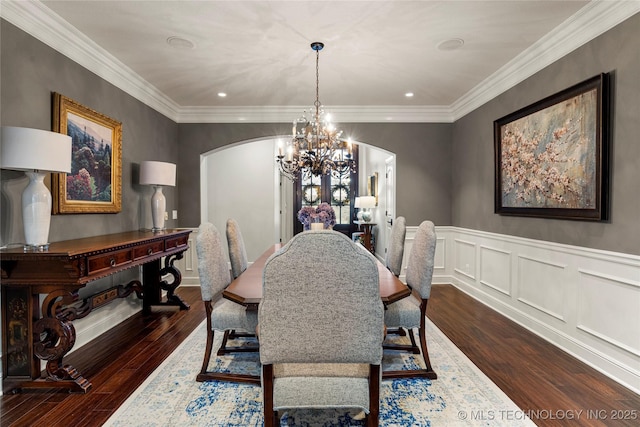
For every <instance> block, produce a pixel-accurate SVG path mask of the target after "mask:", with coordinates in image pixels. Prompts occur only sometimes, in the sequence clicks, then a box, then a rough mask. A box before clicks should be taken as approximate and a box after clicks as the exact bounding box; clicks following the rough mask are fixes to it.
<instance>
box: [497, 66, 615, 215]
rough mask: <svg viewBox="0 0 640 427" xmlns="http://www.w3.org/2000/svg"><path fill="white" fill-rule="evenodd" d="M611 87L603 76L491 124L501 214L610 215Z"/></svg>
mask: <svg viewBox="0 0 640 427" xmlns="http://www.w3.org/2000/svg"><path fill="white" fill-rule="evenodd" d="M608 92H609V84H608V75H607V74H600V75H598V76H595V77H593V78H590V79H588V80H586V81H584V82H581V83H578V84H577V85H575V86H572V87H570V88H568V89H565V90H563V91H562V92H559V93H557V94H554V95H552V96H550V97H547V98H545V99H543V100H541V101H538V102H536V103H534V104H532V105H530V106H528V107H525V108H523V109H521V110H518V111H516V112H514V113H511V114H509V115H507V116H505V117H502V118H501V119H498V120H496V121H495V122H494V152H495V153H494V154H495V212H496V213H498V214H501V215H520V216H534V217H544V218H563V219H581V220H593V221H601V220H606V219H607V217H608V198H609V196H608V193H609V188H608V186H609V104H608V97H609V93H608Z"/></svg>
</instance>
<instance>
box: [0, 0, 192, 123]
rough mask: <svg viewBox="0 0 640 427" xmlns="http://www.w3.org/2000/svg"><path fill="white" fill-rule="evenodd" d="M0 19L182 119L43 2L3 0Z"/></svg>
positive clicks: (168, 101)
mask: <svg viewBox="0 0 640 427" xmlns="http://www.w3.org/2000/svg"><path fill="white" fill-rule="evenodd" d="M0 16H1V17H2V18H3V19H6V20H7V21H8V22H10V23H12V24H13V25H15V26H16V27H18V28H20V29H21V30H23V31H25V32H26V33H28V34H30V35H31V36H33V37H35V38H36V39H38V40H40V41H41V42H42V43H44V44H46V45H47V46H49V47H51V48H52V49H54V50H56V51H58V52H60V53H61V54H63V55H64V56H66V57H68V58H69V59H71V60H72V61H74V62H76V63H78V64H80V65H81V66H83V67H84V68H86V69H87V70H89V71H91V72H93V73H94V74H96V75H98V76H99V77H101V78H103V79H104V80H106V81H108V82H109V83H111V84H113V85H114V86H116V87H117V88H119V89H121V90H123V91H124V92H126V93H128V94H129V95H131V96H133V97H134V98H136V99H137V100H139V101H141V102H143V103H144V104H146V105H148V106H149V107H151V108H153V109H154V110H156V111H158V112H159V113H161V114H163V115H165V116H167V117H168V118H170V119H172V120H175V118H176V117H177V116H178V111H179V109H180V107H179V105H178V104H176V103H175V102H173V101H172V100H171V99H170V98H168V97H167V96H166V95H164V94H163V93H161V92H160V91H159V90H158V89H157V88H156V87H154V86H153V85H151V84H149V82H147V81H146V80H144V79H143V78H142V77H140V76H139V75H138V74H136V73H135V72H134V71H133V70H132V69H131V68H129V67H127V66H126V65H125V64H124V63H122V62H120V61H119V60H118V59H117V58H116V57H114V56H113V55H111V54H110V53H109V52H107V51H106V50H104V49H103V48H102V47H100V46H99V45H98V44H96V43H95V42H94V41H93V40H91V39H90V38H88V37H87V36H86V35H84V34H83V33H81V32H80V31H78V29H76V28H75V27H73V26H72V25H71V24H69V23H68V22H67V21H65V20H64V19H62V18H61V17H60V16H59V15H57V14H56V13H54V12H53V11H52V10H51V9H49V8H48V7H46V6H45V5H44V4H43V3H41V2H40V1H6V0H2V7H1V8H0Z"/></svg>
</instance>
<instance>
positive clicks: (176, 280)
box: [160, 252, 189, 310]
mask: <svg viewBox="0 0 640 427" xmlns="http://www.w3.org/2000/svg"><path fill="white" fill-rule="evenodd" d="M179 259H182V252H181V253H179V254H175V255H170V256H168V257H166V258H165V261H164V264H165V267H164V268H163V269H162V270H160V276H164V275H166V274H170V275H172V276H173V281H172V282H171V283H167V281H165V280H162V281H161V282H160V287H161V288H162V289H164V290H165V291H167V304H170V305H177V306H179V307H180V310H188V309H189V304H187V303H186V302H184V301H183V300H182V298H180V296H179V295H176V294H175V291H176V288H177V287H178V286H180V283H182V273H180V270H178V269H177V268H176V267H174V265H173V263H174V262H175V261H176V260H179Z"/></svg>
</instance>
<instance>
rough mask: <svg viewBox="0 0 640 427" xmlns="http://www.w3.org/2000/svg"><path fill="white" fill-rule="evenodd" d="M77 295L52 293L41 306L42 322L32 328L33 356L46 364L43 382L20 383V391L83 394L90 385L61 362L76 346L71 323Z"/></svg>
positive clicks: (73, 369)
mask: <svg viewBox="0 0 640 427" xmlns="http://www.w3.org/2000/svg"><path fill="white" fill-rule="evenodd" d="M76 300H77V295H75V294H71V293H69V292H66V291H54V292H51V293H50V294H49V295H47V297H46V298H45V300H44V302H43V303H42V316H43V317H42V318H40V319H38V320H37V321H36V322H35V323H34V325H33V331H32V332H33V354H34V355H36V356H37V357H38V358H39V359H40V360H46V361H47V367H46V372H47V377H46V378H45V379H44V380H35V381H27V382H23V383H22V384H21V385H20V387H21V388H64V389H68V390H69V391H72V392H74V391H75V392H82V393H86V392H87V391H88V390H89V389H90V388H91V383H90V382H89V381H88V380H87V379H85V378H84V377H83V376H82V375H81V374H80V373H79V372H78V371H77V370H76V369H75V368H74V367H73V366H71V365H64V364H63V363H62V358H63V357H64V356H65V355H66V354H67V353H69V351H70V350H71V349H72V348H73V345H74V344H75V342H76V330H75V328H74V327H73V323H71V320H73V319H74V318H75V313H76V308H75V307H74V306H73V305H71V304H73V302H75V301H76Z"/></svg>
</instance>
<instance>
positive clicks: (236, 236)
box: [218, 218, 255, 356]
mask: <svg viewBox="0 0 640 427" xmlns="http://www.w3.org/2000/svg"><path fill="white" fill-rule="evenodd" d="M226 234H227V245H228V249H229V261H230V263H231V274H232V275H233V278H234V279H235V278H237V277H238V276H239V275H240V274H242V273H243V272H244V271H245V270H246V269H247V266H248V265H249V262H248V260H247V251H246V249H245V246H244V239H243V238H242V232H241V231H240V226H239V225H238V221H236V220H235V219H233V218H229V219H227V226H226ZM247 337H255V334H253V333H243V332H240V331H235V330H231V331H226V332H225V334H224V337H223V339H222V345H221V346H220V348H219V349H218V356H222V355H223V354H226V353H231V352H233V351H234V348H233V347H227V341H228V340H230V339H235V338H247Z"/></svg>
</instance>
